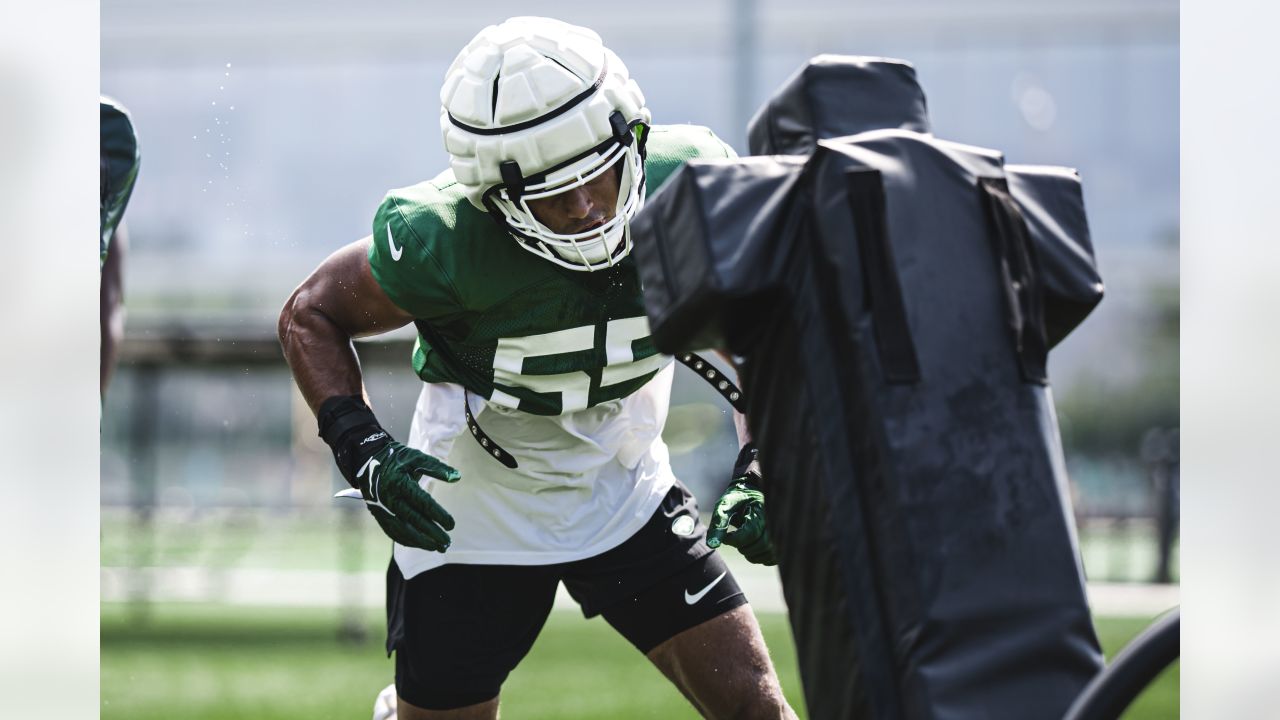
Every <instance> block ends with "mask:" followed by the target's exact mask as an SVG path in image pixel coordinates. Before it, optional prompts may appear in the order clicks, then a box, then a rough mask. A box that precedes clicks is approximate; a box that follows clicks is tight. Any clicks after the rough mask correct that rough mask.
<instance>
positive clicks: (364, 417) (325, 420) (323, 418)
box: [316, 395, 391, 488]
mask: <svg viewBox="0 0 1280 720" xmlns="http://www.w3.org/2000/svg"><path fill="white" fill-rule="evenodd" d="M316 421H317V422H318V423H319V425H320V437H321V439H323V440H324V442H325V444H326V445H328V446H329V449H331V450H333V459H334V462H336V463H337V464H338V470H340V471H341V472H342V477H344V478H346V480H347V482H348V483H350V484H351V487H354V488H358V487H360V485H359V483H358V482H357V481H356V473H357V472H359V470H360V466H361V465H364V463H365V461H367V460H368V459H369V458H370V457H372V456H373V455H375V454H377V452H378V451H379V450H381V449H382V448H384V447H386V446H387V444H389V443H390V442H391V436H390V435H388V434H387V431H386V430H383V429H382V426H381V425H379V424H378V418H376V417H374V414H373V411H372V410H370V409H369V406H368V405H365V404H364V399H363V398H361V397H360V396H359V395H335V396H333V397H331V398H328V399H326V400H325V401H324V402H322V403H320V409H319V410H318V411H317V412H316Z"/></svg>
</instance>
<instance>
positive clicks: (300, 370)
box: [277, 237, 413, 412]
mask: <svg viewBox="0 0 1280 720" xmlns="http://www.w3.org/2000/svg"><path fill="white" fill-rule="evenodd" d="M370 242H371V239H370V238H368V237H366V238H364V239H362V240H357V241H356V242H353V243H351V244H350V245H347V246H346V247H343V248H341V249H340V250H338V251H337V252H335V253H334V254H332V255H330V256H329V257H328V258H326V259H325V261H324V262H322V263H320V266H319V267H317V268H316V269H315V271H314V272H312V273H311V275H310V276H308V277H307V279H306V280H303V281H302V284H301V285H299V286H298V288H297V289H296V290H294V291H293V294H292V295H290V296H289V299H288V300H287V301H286V302H285V304H284V309H283V310H281V311H280V320H279V324H278V326H277V330H278V333H279V336H280V346H281V348H282V349H283V350H284V357H285V360H286V361H287V362H288V363H289V368H290V369H291V370H292V371H293V377H294V380H295V381H296V382H297V383H298V389H299V390H300V391H301V392H302V396H303V398H305V399H306V401H307V404H308V405H309V406H310V407H311V410H312V412H316V411H318V410H319V408H320V404H321V403H323V402H324V401H325V400H326V399H327V398H331V397H334V396H339V395H360V396H364V383H363V380H362V379H361V374H360V361H359V359H358V358H357V357H356V351H355V347H354V346H353V345H352V343H351V340H352V339H353V338H359V337H365V336H369V335H377V334H380V333H384V332H388V331H391V330H395V329H396V328H399V327H403V326H405V325H407V324H409V323H410V322H412V321H413V316H412V315H410V314H409V313H407V312H405V311H404V310H403V309H401V308H400V307H398V306H397V305H396V304H395V303H393V302H392V301H391V299H390V298H388V297H387V295H386V293H385V292H383V290H382V287H381V286H380V285H379V284H378V281H377V280H375V279H374V277H373V273H372V271H371V270H370V268H369V244H370ZM366 401H367V400H366Z"/></svg>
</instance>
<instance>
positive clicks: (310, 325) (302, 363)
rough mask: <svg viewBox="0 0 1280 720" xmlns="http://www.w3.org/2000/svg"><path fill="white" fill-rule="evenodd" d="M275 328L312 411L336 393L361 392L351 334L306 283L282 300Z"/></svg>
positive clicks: (351, 393)
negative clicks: (286, 299) (278, 319)
mask: <svg viewBox="0 0 1280 720" xmlns="http://www.w3.org/2000/svg"><path fill="white" fill-rule="evenodd" d="M277 331H278V333H279V337H280V347H281V348H282V349H283V351H284V357H285V361H286V362H288V363H289V369H290V370H291V371H292V372H293V379H294V382H296V383H297V384H298V390H299V391H301V392H302V397H303V398H304V399H305V400H306V401H307V405H308V406H310V407H311V411H312V412H316V410H318V409H319V407H320V404H321V403H323V402H324V401H325V400H326V399H327V398H331V397H333V396H335V395H363V394H364V381H363V379H362V376H361V374H360V360H359V358H358V357H357V356H356V351H355V347H354V346H353V345H352V344H351V335H350V334H349V333H348V332H346V331H345V330H343V329H342V328H341V327H340V326H339V325H338V324H337V323H336V322H334V320H333V319H332V318H331V317H330V316H329V315H328V314H327V313H326V312H325V310H324V308H323V305H322V304H320V303H318V302H317V301H316V298H315V296H314V292H313V291H312V290H311V289H310V288H308V286H307V285H306V284H304V285H303V286H302V287H300V288H298V289H297V290H295V291H294V293H293V295H292V296H290V298H289V301H288V302H287V303H285V306H284V310H282V311H281V313H280V322H279V325H278V327H277Z"/></svg>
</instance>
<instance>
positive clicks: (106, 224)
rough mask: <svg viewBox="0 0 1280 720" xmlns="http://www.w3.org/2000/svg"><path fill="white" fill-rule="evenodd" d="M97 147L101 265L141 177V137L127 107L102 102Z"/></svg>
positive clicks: (108, 101)
mask: <svg viewBox="0 0 1280 720" xmlns="http://www.w3.org/2000/svg"><path fill="white" fill-rule="evenodd" d="M98 104H99V107H100V112H99V119H98V123H99V130H100V138H99V145H98V163H99V173H100V179H99V185H100V187H99V191H100V194H101V198H100V204H99V207H98V210H99V215H100V217H99V221H100V222H99V225H98V229H99V238H98V265H99V267H101V266H102V264H104V263H106V261H107V249H108V246H109V245H110V243H111V235H112V233H114V232H115V230H116V226H117V225H119V224H120V219H121V218H122V217H124V209H125V207H126V206H127V205H128V204H129V195H130V194H132V193H133V185H134V182H135V181H136V180H137V178H138V164H139V161H140V157H141V156H140V155H139V153H138V137H137V135H136V134H135V132H134V129H133V121H132V120H131V119H130V117H129V112H128V111H127V110H125V109H124V106H123V105H121V104H119V103H118V102H116V101H115V100H112V99H111V98H108V97H101V98H100V99H99V103H98Z"/></svg>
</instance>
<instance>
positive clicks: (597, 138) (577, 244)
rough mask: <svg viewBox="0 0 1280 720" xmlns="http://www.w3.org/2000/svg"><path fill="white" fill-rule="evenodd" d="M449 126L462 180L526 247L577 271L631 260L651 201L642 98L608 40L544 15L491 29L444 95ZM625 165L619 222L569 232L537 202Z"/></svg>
mask: <svg viewBox="0 0 1280 720" xmlns="http://www.w3.org/2000/svg"><path fill="white" fill-rule="evenodd" d="M440 103H441V109H440V129H441V132H442V133H443V135H444V147H445V150H446V151H447V152H448V153H449V157H450V165H451V167H452V168H453V174H454V177H456V178H457V180H458V182H459V183H460V184H462V186H463V187H464V188H465V190H466V194H467V199H469V200H470V201H471V202H472V204H474V205H475V206H476V207H478V208H480V209H481V210H485V211H487V212H488V213H489V214H491V215H492V216H493V217H494V218H495V219H496V220H497V221H498V222H499V223H501V224H502V225H503V226H505V227H506V229H507V231H508V232H510V233H511V235H512V236H513V237H515V239H516V240H517V241H518V242H519V243H520V246H521V247H523V248H524V249H526V250H528V251H529V252H532V253H534V254H536V255H538V256H540V257H543V258H545V259H547V260H550V261H551V262H553V263H556V264H557V265H560V266H563V267H566V268H570V269H572V270H598V269H601V268H605V267H611V266H612V265H614V264H615V263H617V262H618V261H619V260H621V259H622V258H623V257H625V256H626V255H627V253H629V252H631V229H630V221H631V218H632V217H634V216H635V214H636V212H638V211H639V210H640V208H641V206H643V205H644V198H645V187H644V186H645V183H644V143H645V135H646V131H647V129H648V125H649V122H650V116H649V110H648V108H646V107H645V106H644V95H642V94H641V92H640V88H639V86H637V85H636V83H635V81H634V80H632V79H631V77H630V75H629V74H628V73H627V67H626V66H625V65H623V64H622V61H621V60H619V59H618V56H617V55H615V54H614V53H613V52H612V51H611V50H609V49H608V48H606V47H605V46H604V44H603V43H602V42H601V40H600V36H599V35H597V34H596V33H594V32H592V31H591V30H588V29H586V28H583V27H578V26H576V25H570V24H568V23H564V22H560V21H559V20H552V19H549V18H540V17H516V18H511V19H509V20H507V21H506V22H503V23H502V24H500V25H490V26H489V27H486V28H485V29H484V30H481V31H480V34H478V35H476V37H475V38H474V39H473V40H472V41H471V42H469V43H467V46H466V47H464V48H463V49H462V52H460V53H458V57H457V58H456V59H455V60H454V61H453V64H452V65H450V66H449V70H448V72H447V73H446V74H445V81H444V87H443V88H441V90H440ZM615 165H616V166H618V168H619V170H620V173H619V178H620V184H619V188H618V204H617V207H616V208H615V212H614V216H613V218H611V219H610V220H608V221H607V222H605V223H604V224H603V225H601V226H599V227H595V228H591V229H590V230H587V231H585V232H579V233H574V234H568V235H566V234H562V233H557V232H554V231H552V230H551V229H550V228H548V227H547V226H545V225H543V224H542V223H541V222H539V221H538V219H537V218H536V217H534V214H533V211H532V210H530V208H529V201H531V200H538V199H540V198H546V197H551V196H553V195H557V194H559V193H562V192H565V191H568V190H571V189H573V188H577V187H581V186H583V185H585V184H587V183H588V182H591V181H592V180H593V179H595V178H597V177H599V176H600V175H601V174H602V173H604V172H606V171H607V170H609V169H610V168H612V167H614V166H615Z"/></svg>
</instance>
